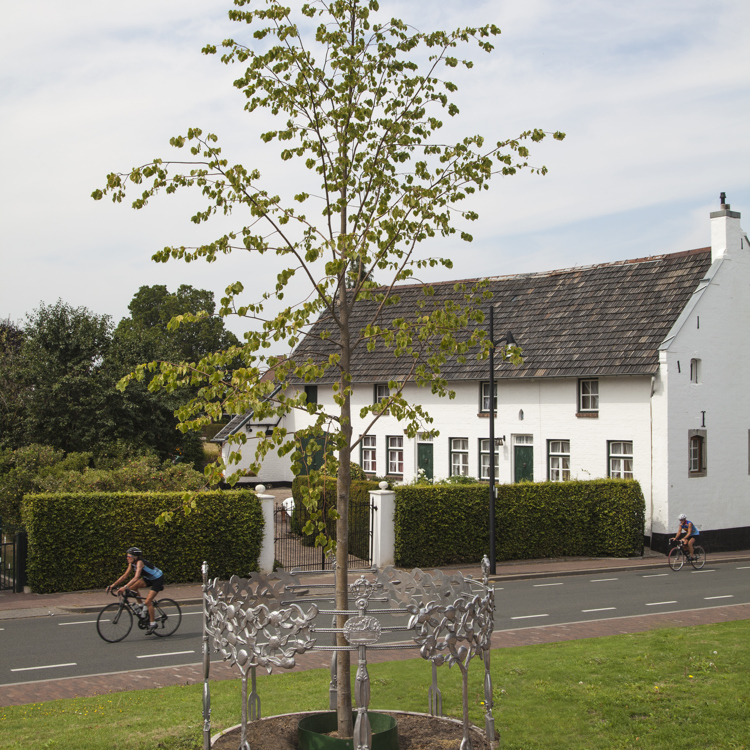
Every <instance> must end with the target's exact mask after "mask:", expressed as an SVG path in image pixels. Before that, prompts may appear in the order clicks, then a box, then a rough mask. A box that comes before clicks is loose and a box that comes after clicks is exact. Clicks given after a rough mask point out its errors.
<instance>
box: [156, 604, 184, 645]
mask: <svg viewBox="0 0 750 750" xmlns="http://www.w3.org/2000/svg"><path fill="white" fill-rule="evenodd" d="M154 621H155V622H156V630H154V635H158V636H160V637H166V636H168V635H172V633H174V631H175V630H177V628H179V627H180V623H181V622H182V610H180V605H179V604H178V603H177V602H175V601H172V600H171V599H159V601H158V602H154Z"/></svg>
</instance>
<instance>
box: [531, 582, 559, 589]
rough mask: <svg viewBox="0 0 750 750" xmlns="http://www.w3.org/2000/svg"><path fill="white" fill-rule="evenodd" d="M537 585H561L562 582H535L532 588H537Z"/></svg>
mask: <svg viewBox="0 0 750 750" xmlns="http://www.w3.org/2000/svg"><path fill="white" fill-rule="evenodd" d="M539 586H562V583H535V584H534V588H538V587H539Z"/></svg>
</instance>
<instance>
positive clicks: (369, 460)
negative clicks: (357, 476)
mask: <svg viewBox="0 0 750 750" xmlns="http://www.w3.org/2000/svg"><path fill="white" fill-rule="evenodd" d="M361 445H362V448H361V455H362V464H361V465H362V469H363V470H364V471H365V472H367V473H368V474H377V473H378V460H377V438H376V437H375V435H364V436H363V437H362V444H361Z"/></svg>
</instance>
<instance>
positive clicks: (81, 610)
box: [16, 597, 203, 615]
mask: <svg viewBox="0 0 750 750" xmlns="http://www.w3.org/2000/svg"><path fill="white" fill-rule="evenodd" d="M168 598H170V599H172V597H168ZM172 601H173V602H177V604H179V605H180V606H181V607H187V606H190V605H192V604H202V603H203V598H202V597H195V598H193V599H172ZM105 606H106V605H105V604H81V605H79V606H67V607H55V609H56V610H58V611H59V612H65V613H67V614H71V615H74V614H89V613H91V612H101V611H102V609H103V608H104V607H105ZM16 611H18V612H23V611H24V610H16Z"/></svg>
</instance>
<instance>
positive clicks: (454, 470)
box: [451, 438, 469, 477]
mask: <svg viewBox="0 0 750 750" xmlns="http://www.w3.org/2000/svg"><path fill="white" fill-rule="evenodd" d="M451 476H452V477H467V476H469V440H468V439H467V438H451Z"/></svg>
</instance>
